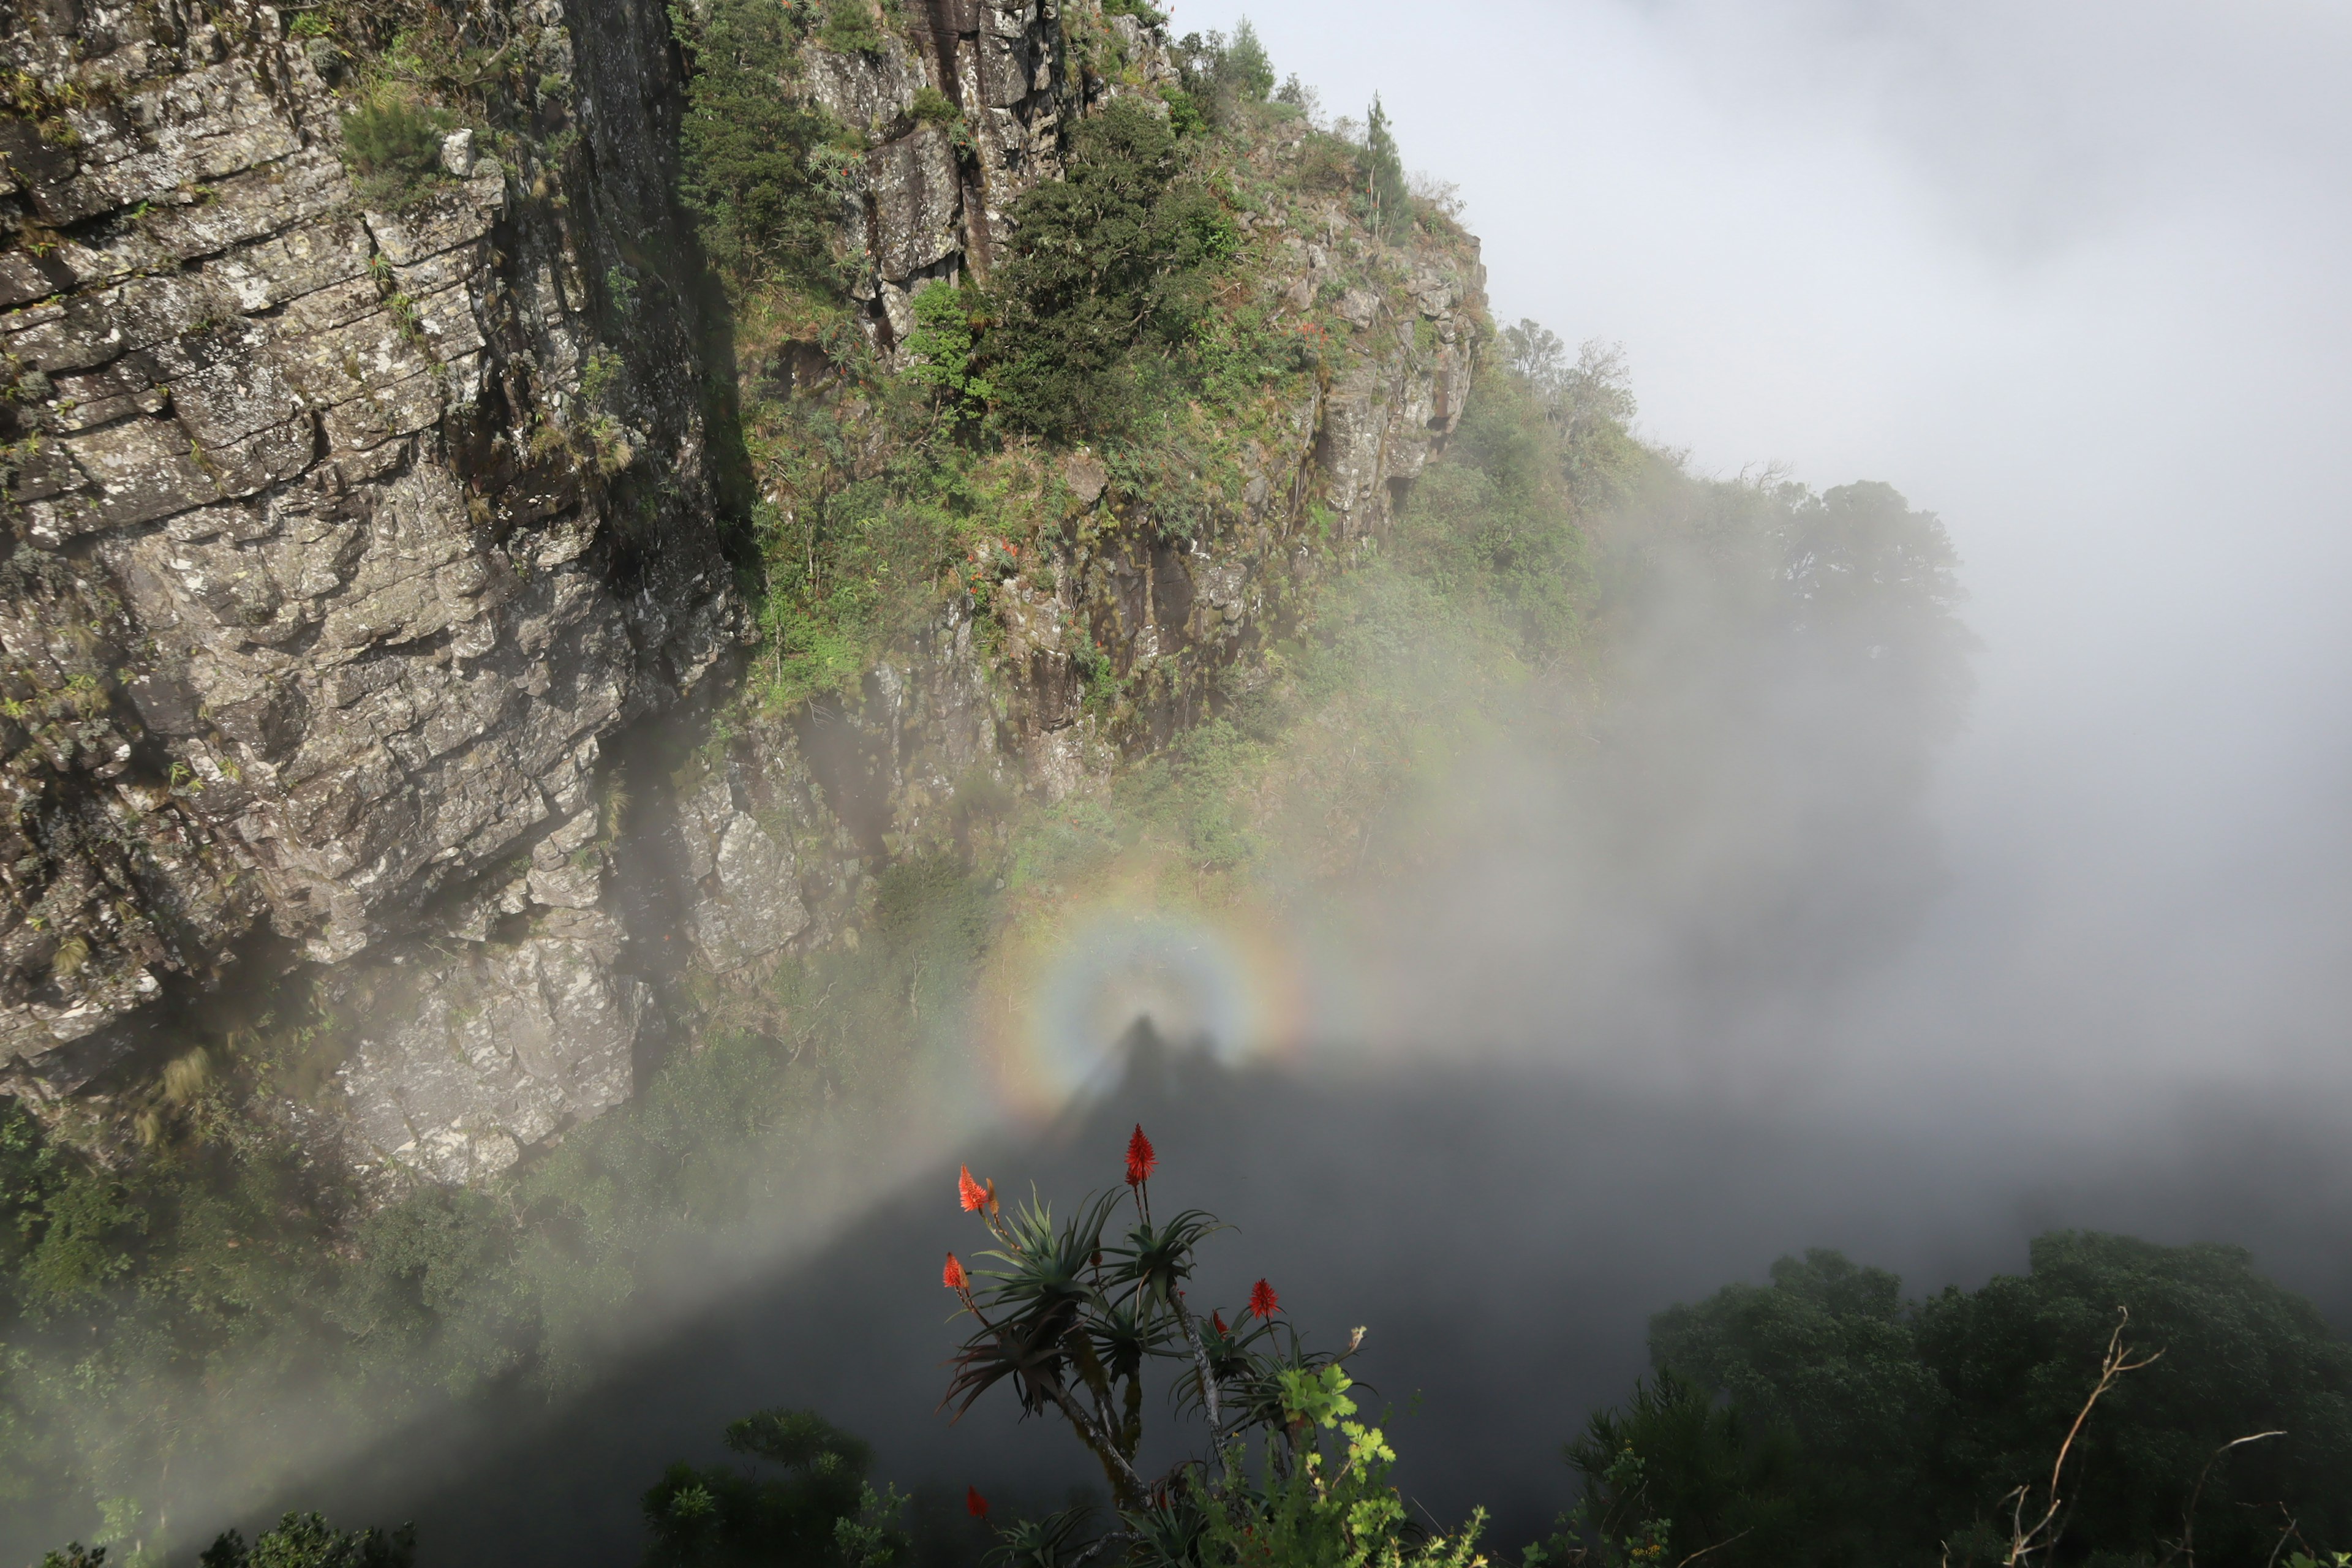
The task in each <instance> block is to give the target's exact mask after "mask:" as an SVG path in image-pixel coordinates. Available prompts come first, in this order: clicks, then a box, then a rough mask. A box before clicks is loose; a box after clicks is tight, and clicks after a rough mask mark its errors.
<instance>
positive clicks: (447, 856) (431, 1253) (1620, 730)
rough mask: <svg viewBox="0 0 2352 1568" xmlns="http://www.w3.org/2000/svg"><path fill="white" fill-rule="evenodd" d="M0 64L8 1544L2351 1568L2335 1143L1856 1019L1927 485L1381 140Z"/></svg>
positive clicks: (511, 26) (1, 1328)
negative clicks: (1761, 447)
mask: <svg viewBox="0 0 2352 1568" xmlns="http://www.w3.org/2000/svg"><path fill="white" fill-rule="evenodd" d="M1333 25H1334V26H1337V25H1338V24H1337V23H1336V21H1335V23H1334V24H1333ZM1496 26H1499V24H1496ZM0 50H5V54H6V57H7V67H6V70H5V73H0V93H5V98H6V102H5V116H0V126H5V135H6V140H5V142H0V175H5V189H0V225H5V228H6V231H7V233H6V240H5V248H0V291H5V300H0V308H5V315H0V334H5V339H6V341H5V344H0V356H4V357H0V368H4V369H5V375H6V377H7V384H6V396H5V399H4V400H0V426H5V427H0V438H5V440H0V450H5V506H6V509H7V512H8V518H9V521H10V524H11V527H10V530H9V532H8V535H7V540H6V542H5V544H0V552H5V557H4V558H0V577H5V584H0V653H5V665H0V738H5V742H6V745H5V764H0V773H5V783H6V786H7V792H8V793H7V799H8V802H9V813H8V816H6V818H5V833H6V835H7V836H8V852H7V854H6V855H5V857H0V885H5V898H0V1553H5V1554H6V1555H7V1557H8V1560H9V1561H11V1562H22V1563H26V1564H28V1565H31V1564H40V1565H41V1568H100V1565H101V1564H104V1565H107V1568H162V1565H164V1564H174V1565H177V1564H198V1563H200V1564H202V1565H203V1568H406V1565H412V1564H424V1565H428V1568H429V1565H437V1564H444V1563H447V1564H466V1563H485V1564H487V1563H542V1562H544V1563H611V1564H616V1565H618V1564H625V1563H645V1564H647V1565H650V1568H719V1565H722V1564H747V1565H748V1564H779V1565H790V1568H952V1565H957V1564H987V1565H990V1568H1083V1565H1085V1564H1088V1563H1097V1564H1101V1565H1105V1568H1108V1565H1111V1564H1118V1563H1126V1564H1129V1565H1131V1568H1484V1565H1486V1564H1488V1563H1505V1562H1509V1563H1517V1564H1519V1565H1520V1568H1538V1565H1540V1564H1548V1563H1549V1564H1562V1563H1565V1564H1582V1565H1585V1568H1690V1565H1691V1564H1694V1563H1699V1562H1701V1561H1705V1562H1706V1563H1707V1565H1708V1568H1765V1565H1781V1564H1821V1565H1823V1568H1876V1565H1900V1564H1919V1565H1922V1568H1926V1565H1928V1564H1937V1565H1941V1568H1960V1565H1963V1564H1980V1565H1990V1564H2001V1565H2003V1568H2021V1565H2026V1564H2032V1565H2036V1568H2039V1565H2042V1564H2060V1563H2063V1564H2079V1565H2084V1568H2129V1565H2137V1568H2175V1565H2176V1564H2177V1565H2178V1568H2195V1564H2196V1563H2198V1562H2199V1561H2200V1555H2201V1557H2202V1559H2203V1561H2205V1562H2206V1563H2209V1564H2216V1565H2221V1564H2240V1563H2242V1564H2256V1563H2260V1564H2262V1565H2263V1568H2344V1565H2345V1564H2347V1563H2352V1342H2347V1341H2346V1339H2345V1338H2344V1336H2343V1333H2342V1326H2343V1325H2345V1324H2346V1323H2347V1321H2352V1253H2347V1249H2346V1247H2345V1245H2344V1242H2345V1238H2346V1236H2347V1229H2352V1163H2347V1160H2346V1158H2345V1156H2344V1154H2343V1152H2342V1144H2343V1140H2342V1135H2341V1130H2340V1126H2339V1125H2338V1123H2339V1121H2340V1118H2339V1117H2337V1116H2336V1115H2335V1114H2334V1112H2333V1108H2332V1102H2331V1101H2330V1100H2329V1099H2328V1098H2327V1097H2326V1096H2324V1095H2318V1094H2311V1095H2306V1096H2303V1097H2300V1098H2297V1097H2287V1098H2284V1099H2282V1098H2280V1097H2274V1096H2269V1095H2265V1094H2258V1093H2253V1092H2251V1091H2249V1090H2247V1089H2245V1088H2244V1085H2243V1081H2242V1080H2233V1079H2227V1078H2225V1077H2224V1076H2222V1075H2221V1074H2219V1073H2215V1074H2211V1075H2208V1076H2207V1077H2204V1078H2200V1079H2183V1080H2182V1081H2183V1082H2185V1083H2188V1084H2189V1088H2187V1089H2184V1090H2182V1091H2181V1092H2179V1093H2177V1094H2175V1093H2163V1094H2160V1093H2158V1092H2157V1091H2156V1090H2155V1089H2151V1088H2149V1083H2151V1082H2153V1081H2154V1080H2153V1075H2149V1076H2148V1078H2147V1080H2146V1081H2143V1080H2142V1079H2140V1078H2137V1077H2136V1076H2135V1075H2134V1073H2133V1072H2132V1071H2131V1070H2129V1069H2128V1068H2126V1069H2116V1070H2111V1071H2109V1072H2108V1073H2106V1074H2105V1076H2104V1077H2103V1078H2095V1079H2093V1080H2092V1081H2093V1083H2094V1085H2095V1088H2096V1089H2100V1090H2101V1092H2098V1093H2094V1094H2092V1095H2091V1096H2090V1097H2089V1098H2087V1099H2078V1098H2075V1097H2074V1090H2071V1089H2068V1088H2066V1087H2065V1086H2064V1085H2063V1084H2062V1082H2061V1075H2060V1073H2059V1071H2058V1069H2057V1065H2056V1061H2055V1058H2054V1053H2051V1052H2048V1051H2047V1050H2044V1052H2043V1054H2044V1056H2045V1057H2048V1058H2050V1059H2049V1060H2047V1061H2037V1060H2036V1059H2035V1056H2034V1053H2035V1051H2036V1050H2037V1048H2040V1047H2037V1045H2036V1042H2037V1041H2039V1040H2041V1039H2042V1037H2041V1036H2034V1035H2027V1034H2022V1033H2021V1034H2020V1035H2019V1037H2017V1038H2015V1039H2007V1038H1995V1037H1993V1036H1992V1034H1991V1032H1990V1030H1988V1029H1987V1028H1986V1021H1987V1020H1988V1019H1991V1018H1994V1017H1997V1016H2000V1014H1999V1012H1998V1010H1997V1009H1996V1008H1995V1007H1993V1006H1992V1005H1990V1004H1989V1005H1987V1006H1986V1007H1985V1008H1984V1010H1983V1011H1981V1012H1968V1011H1962V1010H1954V1011H1952V1012H1951V1013H1949V1014H1948V1016H1942V1017H1937V1018H1928V1017H1926V1016H1923V1015H1926V1014H1928V1013H1932V1012H1933V1011H1935V1009H1934V1008H1933V1007H1932V1006H1931V1005H1928V1004H1927V1003H1926V1002H1923V1000H1922V998H1923V997H1925V996H1927V995H1928V994H1930V993H1929V992H1928V991H1926V990H1923V989H1922V988H1921V983H1920V981H1919V979H1918V973H1919V969H1920V966H1921V965H1922V964H1923V963H1929V962H1944V963H1953V964H1958V963H1959V962H1960V961H1959V959H1958V958H1957V957H1955V956H1952V955H1955V954H1959V953H1962V952H1969V951H1973V950H1972V949H1969V945H1968V944H1969V942H1970V941H1972V940H1976V939H1975V938H1974V937H1972V936H1971V934H1970V929H1969V927H1968V926H1967V924H1966V920H1967V919H1977V920H1979V921H1982V920H1984V919H1986V918H1987V917H1985V916H1983V914H1982V912H1981V911H1982V910H1983V909H1984V908H1986V907H1987V905H1986V904H1985V901H1984V899H1983V897H1982V896H1981V895H1980V894H1978V893H1975V892H1968V893H1967V895H1966V896H1960V895H1956V892H1955V889H1956V888H1963V889H1965V888H1966V887H1967V885H1968V884H1967V878H1968V874H1969V871H1970V869H1971V868H1969V866H1968V865H1967V864H1965V863H1964V858H1962V857H1958V856H1956V854H1955V852H1954V847H1953V841H1952V836H1951V835H1950V833H1949V832H1948V828H1947V822H1948V819H1949V817H1950V815H1951V814H1950V811H1949V799H1948V795H1949V790H1950V785H1949V784H1948V782H1947V781H1948V772H1949V769H1948V762H1949V758H1950V757H1951V755H1952V753H1953V752H1954V750H1955V748H1956V747H1957V746H1958V744H1959V743H1960V742H1961V740H1962V738H1963V737H1964V736H1965V735H1966V733H1967V732H1968V727H1969V722H1970V714H1971V710H1972V702H1973V701H1974V700H1975V693H1976V692H1977V689H1978V676H1977V671H1978V668H1979V659H1980V657H1981V656H1982V654H1983V652H1984V650H1985V647H1986V645H1985V643H1984V642H1982V641H1981V640H1980V637H1979V631H1978V630H1977V629H1976V628H1974V627H1973V626H1972V625H1971V623H1970V620H1969V611H1968V605H1969V588H1968V584H1969V576H1968V573H1967V570H1966V568H1965V567H1964V563H1963V562H1962V560H1961V558H1960V552H1959V551H1958V549H1957V548H1956V546H1955V544H1954V542H1953V538H1952V536H1951V533H1950V532H1948V530H1947V527H1946V524H1945V522H1944V521H1942V520H1941V519H1939V517H1938V516H1937V514H1936V512H1935V511H1934V510H1929V509H1928V508H1927V507H1925V506H1922V505H1919V504H1915V502H1914V501H1913V500H1911V499H1909V498H1908V497H1907V496H1906V493H1905V489H1899V488H1898V487H1897V485H1896V484H1895V483H1890V482H1887V480H1886V479H1880V478H1859V479H1850V480H1848V481H1847V482H1842V483H1837V484H1834V485H1830V486H1827V487H1824V488H1815V487H1814V486H1813V485H1811V484H1810V483H1808V482H1805V481H1802V480H1801V479H1797V478H1795V477H1793V475H1792V474H1791V472H1790V471H1789V470H1787V469H1785V468H1780V467H1778V466H1773V467H1761V466H1759V467H1756V468H1748V469H1743V470H1741V471H1739V472H1738V473H1737V474H1735V475H1731V476H1725V475H1723V474H1720V473H1717V472H1714V471H1711V470H1710V469H1709V468H1707V467H1706V465H1705V464H1703V463H1701V462H1699V461H1697V460H1696V459H1695V458H1693V457H1692V455H1691V454H1690V453H1689V452H1687V451H1685V450H1683V449H1680V448H1678V447H1674V446H1671V445H1669V444H1668V443H1669V442H1670V441H1672V440H1673V439H1674V437H1675V432H1674V431H1672V430H1670V429H1669V430H1664V431H1659V432H1654V431H1653V430H1651V429H1650V428H1649V427H1648V426H1646V425H1644V424H1643V423H1642V422H1641V414H1642V409H1641V405H1639V404H1638V403H1637V401H1636V395H1635V385H1636V384H1635V380H1634V376H1633V369H1632V368H1631V367H1630V366H1629V361H1628V356H1627V354H1626V353H1624V351H1623V350H1622V349H1621V348H1619V347H1618V346H1616V345H1614V344H1613V343H1612V342H1609V341H1606V340H1605V339H1603V338H1598V337H1596V338H1594V339H1592V340H1591V341H1588V342H1582V343H1581V344H1580V346H1571V344H1570V342H1567V341H1565V340H1564V339H1563V338H1562V336H1561V335H1560V334H1559V331H1557V330H1556V329H1557V328H1559V327H1562V326H1566V325H1569V324H1570V323H1571V322H1574V321H1581V320H1583V319H1584V318H1585V316H1586V314H1587V307H1586V306H1585V305H1584V304H1582V303H1581V302H1580V301H1579V300H1575V299H1573V298H1569V297H1566V296H1565V295H1563V296H1562V297H1560V298H1558V299H1556V300H1548V301H1547V302H1546V314H1547V315H1548V317H1549V324H1547V322H1546V321H1543V320H1538V319H1535V318H1534V317H1532V316H1527V315H1518V316H1517V319H1516V320H1515V321H1506V320H1504V319H1502V313H1501V312H1499V311H1497V310H1496V309H1495V308H1494V306H1493V305H1492V304H1491V303H1490V300H1489V298H1488V294H1489V277H1488V269H1487V258H1486V255H1485V253H1484V252H1483V251H1482V247H1481V243H1480V240H1479V238H1478V237H1476V236H1475V235H1474V234H1473V233H1472V232H1471V230H1470V229H1469V228H1468V227H1467V226H1465V219H1466V216H1467V213H1468V211H1469V209H1468V207H1467V206H1466V205H1465V199H1464V197H1463V196H1462V195H1461V193H1460V191H1459V190H1458V189H1457V188H1456V187H1455V186H1454V185H1451V184H1447V183H1446V182H1445V181H1444V180H1442V179H1439V178H1436V177H1433V176H1432V175H1427V174H1418V173H1414V172H1412V171H1411V170H1410V169H1409V167H1408V164H1407V162H1406V156H1407V151H1408V149H1407V147H1406V146H1404V145H1403V144H1402V140H1401V139H1405V137H1406V133H1405V132H1402V131H1401V130H1400V125H1399V121H1398V120H1397V119H1395V118H1392V116H1391V111H1390V110H1389V108H1388V106H1387V104H1386V103H1385V102H1384V100H1382V99H1381V97H1378V96H1373V97H1371V98H1370V100H1369V101H1368V102H1366V103H1364V104H1363V105H1361V107H1360V109H1357V110H1353V111H1349V110H1337V109H1332V110H1327V108H1326V105H1325V103H1324V101H1323V100H1322V97H1321V95H1320V94H1319V93H1318V90H1317V89H1315V88H1314V87H1312V86H1310V85H1308V84H1307V82H1306V81H1305V80H1303V79H1302V77H1301V75H1299V74H1294V73H1292V72H1291V71H1289V70H1288V69H1287V68H1284V69H1277V68H1276V62H1275V61H1274V59H1273V58H1271V57H1270V54H1269V50H1268V47H1267V45H1266V42H1265V39H1264V38H1262V37H1261V36H1260V33H1259V31H1258V29H1257V28H1256V27H1255V26H1252V24H1251V23H1250V22H1249V21H1247V20H1243V19H1238V18H1237V19H1235V20H1234V22H1233V23H1232V24H1231V25H1230V26H1223V27H1218V28H1213V29H1200V30H1194V29H1192V27H1191V26H1189V24H1188V25H1186V26H1179V24H1178V23H1177V22H1176V21H1175V20H1173V19H1172V18H1171V16H1168V15H1164V14H1162V12H1161V11H1160V10H1158V9H1155V8H1154V7H1153V6H1152V5H1149V4H1145V3H1144V0H1045V3H1041V0H1019V3H1015V0H905V3H903V4H902V3H901V0H685V3H682V4H680V5H676V6H670V7H661V6H655V5H646V4H641V3H639V0H323V3H321V4H318V5H302V6H287V7H280V6H272V5H258V4H253V3H250V0H221V3H218V4H198V3H196V0H140V3H139V4H135V5H128V4H126V5H114V4H110V3H108V0H52V3H48V4H44V5H23V6H20V7H18V8H17V10H16V12H15V13H14V14H12V16H11V17H10V18H9V20H8V21H7V22H6V24H5V26H0ZM1290 63H1291V62H1287V61H1286V62H1284V65H1285V67H1287V66H1288V65H1289V64H1290ZM1297 63H1298V64H1299V65H1300V66H1302V67H1309V66H1312V65H1313V64H1314V62H1312V61H1304V60H1302V61H1299V62H1297ZM1579 155H1581V154H1579ZM1591 155H1592V156H1594V157H1601V156H1604V155H1606V154H1604V153H1601V152H1599V151H1594V152H1592V153H1591ZM1586 243H1590V244H1593V245H1607V244H1609V243H1611V242H1610V240H1609V238H1608V237H1607V236H1606V235H1594V236H1591V237H1590V238H1589V239H1588V240H1587V241H1586ZM1661 287H1664V285H1663V284H1662V285H1661ZM1893 477H1894V478H1897V479H1899V478H1900V476H1893ZM1906 488H1907V487H1906ZM1939 792H1941V793H1939ZM2115 897H2116V899H2117V900H2118V901H2120V900H2121V898H2122V895H2120V894H2117V895H2115ZM1955 910H1960V911H1961V913H1960V914H1955V913H1954V911H1955ZM1970 911H1975V912H1974V913H1971V912H1970ZM2047 923H2048V927H2049V929H2043V930H2038V931H2028V932H2027V934H2026V935H2025V936H2024V937H2023V938H2021V939H2019V940H2020V942H2021V946H2022V947H2024V948H2026V949H2028V950H2034V949H2035V948H2036V944H2037V943H2039V944H2041V945H2042V946H2046V947H2047V948H2048V950H2049V952H2051V953H2053V954H2058V953H2063V952H2065V951H2069V950H2067V949H2066V948H2065V947H2064V945H2063V943H2064V940H2065V932H2064V931H2061V930H2058V929H2057V925H2058V922H2056V921H2050V922H2047ZM1923 954H1926V955H1929V956H1928V958H1925V959H1923V957H1922V955H1923ZM2147 962H2148V964H2149V967H2150V968H2151V969H2152V968H2154V967H2156V964H2155V961H2154V960H2153V959H2150V960H2148V961H2147ZM2049 966H2050V967H2051V968H2053V969H2056V968H2061V967H2063V964H2062V963H2060V961H2059V960H2058V959H2057V958H2056V957H2053V958H2052V959H2051V960H2050V965H2049ZM2010 978H2011V979H2014V980H2016V981H2017V982H2018V985H2017V989H2016V991H2015V994H2014V996H2013V997H2011V996H2008V995H2007V994H2004V996H2003V997H2002V998H2001V999H2002V1000H2004V1001H2006V1002H2007V1003H2008V1005H2014V1006H2017V1007H2024V1006H2025V1005H2027V1003H2026V1002H2025V1001H2024V1000H2022V998H2025V997H2026V996H2027V995H2028V994H2029V993H2028V990H2027V988H2026V986H2025V984H2024V982H2025V980H2026V979H2027V978H2029V976H2027V975H2025V974H2024V973H2022V972H2020V973H2016V974H2013V975H2011V976H2010ZM1987 989H1990V990H1994V991H1999V990H2000V984H1998V982H1995V983H1992V984H1989V985H1988V987H1987ZM2147 994H2149V995H2151V996H2154V995H2157V994H2158V988H2157V987H2155V986H2154V985H2153V984H2150V985H2149V986H2148V987H2147ZM2151 1005H2153V1004H2151ZM2116 1016H2126V1014H2124V1013H2123V1012H2120V1011H2119V1012H2118V1013H2117V1015H2116ZM2238 1022H2239V1026H2241V1027H2242V1028H2244V1029H2245V1030H2246V1031H2248V1032H2249V1034H2252V1033H2253V1032H2256V1031H2255V1027H2254V1026H2253V1025H2252V1023H2248V1022H2246V1021H2244V1020H2240V1021H2238ZM1931 1025H1935V1026H1940V1027H1941V1030H1942V1031H1943V1032H1940V1033H1939V1032H1937V1029H1935V1028H1931V1027H1930V1026H1931ZM2049 1027H2050V1028H2052V1029H2053V1030H2063V1029H2068V1028H2073V1029H2077V1030H2080V1031H2082V1032H2084V1033H2086V1034H2093V1035H2096V1034H2098V1033H2099V1031H2100V1030H2101V1029H2105V1030H2107V1031H2108V1032H2109V1033H2113V1034H2116V1035H2125V1036H2127V1035H2128V1028H2127V1027H2126V1026H2122V1025H2116V1024H2114V1023H2111V1022H2106V1023H2103V1022H2101V1021H2099V1020H2098V1019H2096V1018H2094V1019H2093V1020H2092V1021H2091V1022H2089V1023H2084V1022H2081V1021H2080V1020H2078V1019H2077V1018H2075V1017H2074V1016H2073V1015H2069V1016H2067V1017H2065V1018H2063V1019H2057V1020H2053V1021H2052V1022H2051V1023H2050V1024H2049ZM1972 1029H1973V1030H1979V1031H1982V1034H1981V1037H1969V1031H1970V1030H1972ZM2339 1033H2340V1031H2339ZM1954 1034H1957V1035H1959V1036H1961V1037H1963V1039H1962V1042H1961V1043H1960V1044H1959V1045H1958V1047H1948V1046H1947V1047H1938V1045H1937V1041H1939V1040H1948V1039H1949V1038H1950V1037H1952V1036H1953V1035H1954ZM2103 1038H2104V1037H2103ZM2329 1038H2331V1039H2333V1038H2335V1036H2330V1037H2329ZM2134 1049H2135V1047H2134V1045H2133V1042H2131V1041H2130V1040H2129V1039H2127V1038H2126V1039H2125V1040H2124V1041H2123V1043H2122V1044H2121V1046H2119V1047H2116V1059H2117V1060H2124V1061H2129V1060H2131V1059H2133V1051H2134ZM2020 1062H2023V1063H2024V1064H2025V1068H2026V1070H2022V1071H2021V1070H2020V1067H2019V1063H2020ZM2042 1067H2046V1068H2048V1070H2047V1071H2040V1070H2037V1069H2039V1068H2042Z"/></svg>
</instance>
